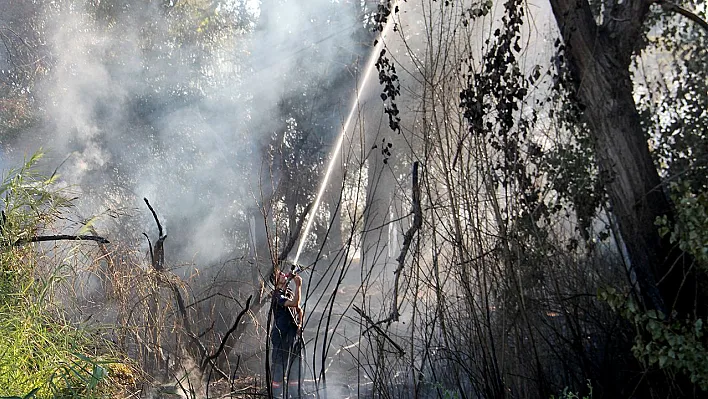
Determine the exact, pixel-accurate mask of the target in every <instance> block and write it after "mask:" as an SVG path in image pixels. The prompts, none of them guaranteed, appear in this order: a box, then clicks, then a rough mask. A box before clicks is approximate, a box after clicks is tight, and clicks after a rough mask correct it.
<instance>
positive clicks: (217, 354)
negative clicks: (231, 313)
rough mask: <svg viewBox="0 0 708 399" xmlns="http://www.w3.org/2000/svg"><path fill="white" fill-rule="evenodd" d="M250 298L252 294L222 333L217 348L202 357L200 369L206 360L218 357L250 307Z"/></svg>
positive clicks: (204, 365)
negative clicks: (232, 322)
mask: <svg viewBox="0 0 708 399" xmlns="http://www.w3.org/2000/svg"><path fill="white" fill-rule="evenodd" d="M251 299H253V295H250V296H249V297H248V299H247V300H246V307H244V308H243V310H241V313H239V314H238V316H236V321H234V324H233V325H232V326H231V328H230V329H229V331H227V332H226V334H224V337H223V338H222V339H221V344H220V345H219V348H218V349H217V350H216V352H214V353H213V354H211V355H208V356H205V357H204V360H203V361H202V365H201V368H202V370H204V369H205V368H206V364H207V362H212V361H213V360H215V359H216V358H217V357H219V355H220V354H221V352H223V351H224V347H225V346H226V342H227V341H228V339H229V337H230V336H231V334H233V333H234V331H236V328H238V325H239V323H240V322H241V318H243V316H244V315H245V314H246V313H247V312H248V310H249V309H250V307H251Z"/></svg>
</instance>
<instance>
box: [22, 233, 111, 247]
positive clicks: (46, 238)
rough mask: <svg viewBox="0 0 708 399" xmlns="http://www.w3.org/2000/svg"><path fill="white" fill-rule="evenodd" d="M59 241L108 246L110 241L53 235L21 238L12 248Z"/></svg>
mask: <svg viewBox="0 0 708 399" xmlns="http://www.w3.org/2000/svg"><path fill="white" fill-rule="evenodd" d="M61 240H70V241H96V242H97V243H99V244H108V243H110V241H108V240H107V239H105V238H103V237H101V236H94V235H78V236H76V235H69V234H58V235H53V236H37V237H30V238H21V239H19V240H17V241H15V243H14V244H13V245H14V246H16V247H18V246H20V245H24V244H29V243H31V242H43V241H61Z"/></svg>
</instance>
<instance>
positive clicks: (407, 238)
mask: <svg viewBox="0 0 708 399" xmlns="http://www.w3.org/2000/svg"><path fill="white" fill-rule="evenodd" d="M412 174H413V176H412V178H413V179H412V180H413V198H412V208H413V209H411V212H412V213H413V224H411V227H410V228H409V229H408V231H406V233H405V234H404V235H403V247H402V248H401V254H400V255H398V258H396V260H397V261H398V268H396V271H395V272H394V274H395V275H396V280H395V283H394V285H393V311H392V313H391V317H390V318H389V319H391V320H392V321H398V317H399V316H400V315H399V314H398V282H399V280H400V278H401V272H403V266H404V263H405V261H406V255H407V254H408V251H409V250H410V246H411V242H413V236H414V235H415V233H416V232H417V231H418V230H419V229H420V226H421V225H422V224H423V211H422V210H421V207H420V184H419V183H418V161H416V162H413V173H412Z"/></svg>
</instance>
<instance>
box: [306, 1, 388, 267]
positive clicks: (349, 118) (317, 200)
mask: <svg viewBox="0 0 708 399" xmlns="http://www.w3.org/2000/svg"><path fill="white" fill-rule="evenodd" d="M397 7H398V0H395V1H394V2H393V3H392V4H391V13H390V14H389V16H388V20H387V21H386V25H385V26H384V28H383V30H382V31H381V33H380V34H379V38H378V41H377V42H376V45H375V46H374V49H373V50H372V51H371V55H370V56H369V61H368V62H367V65H366V69H364V78H363V79H362V80H361V83H360V86H359V87H358V88H357V91H356V95H355V96H354V103H353V104H352V108H351V110H350V111H349V116H347V119H346V121H345V122H344V125H343V126H342V132H341V133H340V134H339V138H338V139H337V144H336V145H335V147H334V151H332V158H331V159H330V161H329V165H328V166H327V172H326V173H325V175H324V178H323V179H322V183H321V184H320V189H319V191H318V192H317V197H316V198H315V203H314V205H313V206H312V209H311V210H310V214H309V216H308V219H307V224H306V225H305V230H303V233H302V235H301V236H300V237H301V238H300V243H299V244H298V246H297V252H296V254H295V259H294V260H293V263H295V264H297V263H298V260H299V259H300V254H301V253H302V249H303V248H304V246H305V243H306V242H307V235H308V234H309V233H310V230H311V229H312V223H313V222H314V220H315V215H316V214H317V208H319V206H320V202H322V196H323V195H324V192H325V188H327V183H328V182H329V178H330V176H331V175H332V170H334V165H335V163H336V161H337V158H338V157H339V153H340V152H341V151H342V144H343V143H344V138H345V137H346V135H347V130H349V125H350V124H351V122H352V119H353V118H354V114H355V113H356V110H357V108H358V105H359V96H360V95H361V93H362V91H363V90H364V88H365V87H366V83H367V82H368V81H369V77H370V76H371V72H372V71H373V70H374V66H375V65H376V60H378V58H379V54H380V53H381V49H383V46H384V39H385V38H386V35H388V33H389V32H390V31H391V29H392V28H393V25H395V22H394V21H393V15H394V14H395V11H394V10H396V8H397Z"/></svg>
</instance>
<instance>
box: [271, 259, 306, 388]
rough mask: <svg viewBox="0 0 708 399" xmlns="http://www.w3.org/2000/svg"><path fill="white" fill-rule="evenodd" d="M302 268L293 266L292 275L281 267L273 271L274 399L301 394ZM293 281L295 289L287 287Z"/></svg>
mask: <svg viewBox="0 0 708 399" xmlns="http://www.w3.org/2000/svg"><path fill="white" fill-rule="evenodd" d="M298 272H299V268H298V267H297V266H295V265H293V267H292V269H291V271H290V273H284V272H282V271H281V270H280V269H279V268H276V269H275V270H274V271H273V279H272V281H273V285H274V286H275V289H274V290H273V295H272V302H271V309H272V312H273V328H272V329H271V332H270V339H271V345H272V346H271V348H272V349H271V359H272V361H271V364H272V378H273V380H272V382H271V389H272V393H273V398H278V399H281V398H299V397H300V394H301V387H300V370H301V361H302V360H301V356H300V353H301V350H302V345H301V344H302V339H301V333H302V326H303V321H304V320H303V311H302V308H301V307H300V296H301V293H302V277H301V276H300V275H299V274H298ZM290 281H293V282H294V283H295V290H294V291H291V290H290V289H289V288H288V284H289V282H290Z"/></svg>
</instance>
